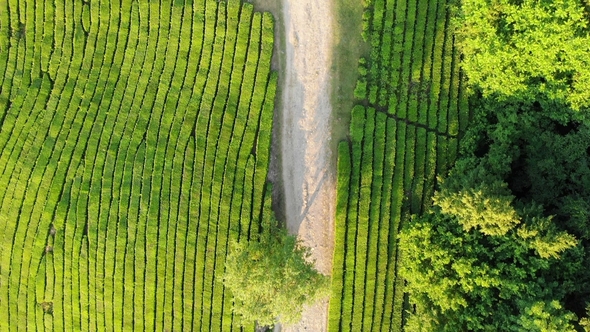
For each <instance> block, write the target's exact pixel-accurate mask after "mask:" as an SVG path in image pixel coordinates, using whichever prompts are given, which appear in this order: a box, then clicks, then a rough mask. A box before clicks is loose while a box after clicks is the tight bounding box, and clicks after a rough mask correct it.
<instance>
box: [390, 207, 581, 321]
mask: <svg viewBox="0 0 590 332" xmlns="http://www.w3.org/2000/svg"><path fill="white" fill-rule="evenodd" d="M522 223H523V224H522V225H519V227H517V226H513V227H512V228H511V229H509V230H508V231H507V232H506V233H503V234H497V233H496V234H486V233H485V232H483V230H480V229H475V228H474V229H471V230H469V231H466V230H465V229H464V227H463V226H462V225H461V224H460V222H459V221H458V218H457V217H456V216H452V215H449V214H443V213H441V212H440V209H439V208H435V209H433V211H432V212H431V213H428V214H425V215H423V216H420V217H414V219H413V220H412V221H411V222H409V223H407V224H406V225H405V226H404V228H403V230H402V232H401V234H400V250H401V251H402V257H404V260H403V262H402V267H401V270H400V273H401V276H402V277H403V278H404V279H405V280H406V281H407V285H406V291H407V292H408V293H409V294H410V302H411V303H412V304H413V305H414V306H415V308H416V310H415V312H413V313H412V314H411V315H410V316H409V318H408V324H407V326H406V330H407V331H574V328H573V322H574V321H575V320H576V316H575V315H574V314H573V313H572V312H570V311H568V310H565V309H564V308H563V305H562V304H561V303H562V301H563V297H564V294H563V292H562V291H561V289H560V287H562V285H561V283H560V282H559V280H553V279H552V277H551V270H552V269H553V268H554V267H555V266H556V265H555V262H556V261H557V259H558V258H559V253H561V252H563V251H564V250H565V249H568V248H571V247H573V246H574V245H575V244H576V242H575V240H573V239H572V238H571V237H567V236H566V237H565V238H559V237H558V238H555V237H551V236H547V234H548V232H546V231H545V230H544V229H537V228H535V227H536V226H535V224H529V223H527V222H526V221H525V220H523V221H522ZM524 225H526V226H527V227H530V228H532V229H535V232H538V233H535V234H534V235H531V237H532V238H534V239H535V241H536V242H535V241H530V239H529V238H523V237H522V236H521V232H520V230H522V229H523V228H522V227H523V226H524ZM539 233H543V234H544V235H546V236H538V235H539ZM547 239H550V240H548V241H545V240H547ZM572 241H573V242H572ZM539 243H541V248H542V249H546V250H547V251H548V252H550V253H551V254H552V255H545V254H544V252H543V251H540V252H539V251H538V250H531V249H536V248H535V246H539Z"/></svg>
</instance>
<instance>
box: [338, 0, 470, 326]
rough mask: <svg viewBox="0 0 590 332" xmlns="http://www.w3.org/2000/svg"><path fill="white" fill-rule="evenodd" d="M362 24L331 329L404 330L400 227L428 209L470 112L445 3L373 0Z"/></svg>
mask: <svg viewBox="0 0 590 332" xmlns="http://www.w3.org/2000/svg"><path fill="white" fill-rule="evenodd" d="M363 20H364V22H363V30H364V31H363V34H364V37H365V38H366V40H367V42H368V43H369V44H370V45H371V49H370V54H369V56H368V57H367V58H362V59H361V61H360V63H359V77H360V78H359V81H358V82H357V86H356V89H355V97H356V99H357V101H356V103H357V105H356V106H355V107H354V108H353V110H352V121H351V125H350V132H349V140H348V141H344V142H342V143H340V146H339V150H338V156H339V157H338V159H339V160H338V188H337V190H338V197H337V206H336V219H335V220H336V225H335V229H336V234H335V249H334V268H333V274H332V278H333V279H332V286H333V287H332V296H331V299H330V313H329V330H330V331H401V330H402V325H403V319H402V318H403V315H404V311H405V310H406V309H407V308H405V299H404V280H403V279H402V278H399V277H398V268H399V266H398V265H399V264H398V261H399V260H400V259H401V257H400V254H399V253H398V251H397V242H398V240H397V235H398V232H399V230H400V223H402V222H403V221H404V220H405V219H406V218H407V216H408V215H409V214H414V213H420V212H421V211H423V210H424V209H425V208H428V207H429V206H430V204H431V203H430V201H431V200H430V197H431V196H432V194H433V192H434V188H435V187H434V186H435V182H436V175H437V174H445V172H446V171H447V170H448V168H449V167H450V166H451V165H452V163H453V162H454V160H455V158H456V156H457V151H458V139H459V136H460V133H461V132H462V131H464V129H465V128H466V125H467V122H468V117H469V116H468V115H469V114H468V113H469V109H468V105H467V104H468V103H467V95H466V93H465V86H464V84H463V81H464V79H463V77H462V74H461V71H460V70H459V52H458V51H457V48H456V47H455V41H454V35H453V32H452V29H451V27H450V25H451V23H450V10H449V7H448V4H447V2H446V1H440V0H418V1H411V0H408V1H406V0H372V1H368V2H367V3H366V8H365V13H364V17H363Z"/></svg>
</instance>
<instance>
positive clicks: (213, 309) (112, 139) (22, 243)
mask: <svg viewBox="0 0 590 332" xmlns="http://www.w3.org/2000/svg"><path fill="white" fill-rule="evenodd" d="M273 24H274V20H273V18H272V16H271V15H270V14H268V13H264V14H262V13H259V12H254V10H253V6H252V5H250V4H242V3H241V2H240V1H237V0H229V1H227V2H223V1H222V2H220V1H216V0H193V1H189V0H186V1H185V0H174V1H168V0H162V1H144V0H140V1H127V0H120V1H111V0H109V1H106V0H92V1H82V0H74V1H60V0H56V1H32V0H10V1H8V0H0V229H1V231H0V331H144V330H145V331H148V330H149V331H172V330H173V331H190V330H212V331H221V330H223V331H230V330H238V331H239V330H241V328H240V326H239V325H238V324H237V323H236V320H235V319H234V317H233V315H232V312H231V301H230V299H231V297H230V296H229V295H228V294H227V292H226V291H225V290H224V287H223V285H222V283H221V280H220V276H221V275H222V274H223V266H224V261H225V256H226V251H227V247H228V241H229V240H231V239H238V238H240V239H247V238H248V237H249V236H250V235H251V234H255V233H257V232H258V231H259V227H260V219H261V215H262V214H263V206H264V197H265V192H266V189H265V188H266V185H265V183H266V176H267V171H268V163H269V150H270V137H271V135H270V132H271V130H272V117H273V108H274V99H275V91H276V83H277V76H276V74H275V73H272V72H271V71H270V60H271V56H272V49H273ZM249 326H250V327H249V328H246V330H253V329H254V322H252V324H251V325H249Z"/></svg>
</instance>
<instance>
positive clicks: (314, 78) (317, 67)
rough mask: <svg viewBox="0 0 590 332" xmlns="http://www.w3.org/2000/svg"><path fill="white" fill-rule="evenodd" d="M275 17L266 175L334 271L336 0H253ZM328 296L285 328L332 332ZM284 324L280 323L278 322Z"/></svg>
mask: <svg viewBox="0 0 590 332" xmlns="http://www.w3.org/2000/svg"><path fill="white" fill-rule="evenodd" d="M254 3H255V6H256V9H257V10H270V11H271V12H272V13H273V14H274V16H275V18H276V21H277V24H276V25H275V30H276V43H275V44H276V47H275V58H274V60H273V68H274V69H276V70H278V71H279V79H280V83H279V84H280V89H279V92H280V98H279V100H278V102H277V107H276V114H275V122H274V123H275V128H274V130H273V146H272V155H271V167H270V174H269V180H270V181H271V182H273V183H275V185H276V187H275V189H276V190H275V195H274V198H275V202H276V204H278V206H277V207H278V209H277V210H278V215H279V218H280V219H281V220H285V221H286V225H287V228H288V229H289V231H290V232H291V233H292V234H297V236H298V238H299V239H300V240H301V241H302V242H303V244H304V245H306V246H308V247H310V248H311V250H312V256H311V258H312V260H314V261H315V265H316V268H317V269H318V270H319V271H320V272H321V273H324V274H330V273H331V271H332V255H333V245H334V238H333V234H334V208H335V191H336V179H335V165H334V161H335V159H336V158H335V157H334V156H333V155H332V147H333V145H332V144H331V143H332V142H331V138H332V128H331V125H332V118H331V117H332V107H331V103H330V98H331V93H332V89H331V86H330V81H331V66H332V49H333V26H332V23H333V22H332V10H333V9H332V1H329V0H256V1H254ZM327 320H328V298H326V299H323V300H321V301H319V302H318V303H315V304H313V305H310V306H307V307H306V308H304V312H303V317H302V319H301V321H300V322H299V323H297V324H295V325H293V326H287V327H284V328H283V329H282V330H283V331H287V332H291V331H314V332H321V331H327ZM279 329H280V327H279Z"/></svg>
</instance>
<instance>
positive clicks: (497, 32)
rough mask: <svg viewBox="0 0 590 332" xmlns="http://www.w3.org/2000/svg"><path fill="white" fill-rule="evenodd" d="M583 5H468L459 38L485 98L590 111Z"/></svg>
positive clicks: (524, 0)
mask: <svg viewBox="0 0 590 332" xmlns="http://www.w3.org/2000/svg"><path fill="white" fill-rule="evenodd" d="M588 7H589V6H588V4H583V3H582V1H580V0H551V1H541V0H462V1H461V6H460V9H459V10H458V15H457V19H456V25H457V36H458V41H459V46H460V49H461V51H462V53H463V56H464V60H463V63H462V68H463V70H464V71H465V73H466V74H467V77H468V79H469V82H470V83H471V84H472V85H474V86H477V87H479V88H481V89H482V91H483V93H484V95H485V96H492V95H493V96H497V97H499V98H500V99H509V98H517V99H519V100H527V101H535V100H554V101H558V102H561V103H565V104H568V105H570V106H571V107H572V108H574V109H580V108H587V107H588V106H590V89H588V86H590V48H589V47H588V45H590V34H589V32H590V29H589V26H590V24H589V23H590V22H589V17H590V15H588V13H587V10H588Z"/></svg>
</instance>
